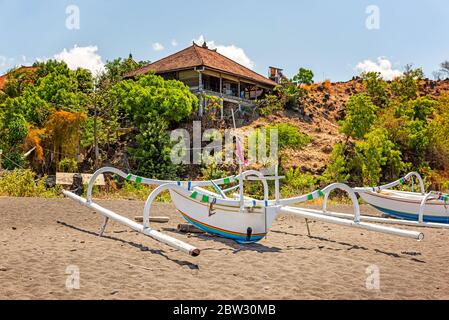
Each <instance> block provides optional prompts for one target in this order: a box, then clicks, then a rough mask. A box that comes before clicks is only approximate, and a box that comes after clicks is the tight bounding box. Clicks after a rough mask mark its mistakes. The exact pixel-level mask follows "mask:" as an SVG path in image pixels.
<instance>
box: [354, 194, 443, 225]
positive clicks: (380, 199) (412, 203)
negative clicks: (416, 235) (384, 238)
mask: <svg viewBox="0 0 449 320" xmlns="http://www.w3.org/2000/svg"><path fill="white" fill-rule="evenodd" d="M360 197H361V198H362V199H363V200H364V201H365V202H367V203H368V204H370V205H371V206H373V207H374V208H376V209H377V210H379V211H381V212H383V213H385V214H387V215H389V216H391V217H394V218H399V219H405V220H411V221H418V220H419V210H420V206H421V201H422V199H423V198H424V195H421V194H419V193H414V192H403V191H392V190H385V191H382V192H361V193H360ZM423 220H424V222H436V223H448V224H449V204H446V203H445V202H444V201H442V200H429V201H427V202H426V205H425V207H424V215H423Z"/></svg>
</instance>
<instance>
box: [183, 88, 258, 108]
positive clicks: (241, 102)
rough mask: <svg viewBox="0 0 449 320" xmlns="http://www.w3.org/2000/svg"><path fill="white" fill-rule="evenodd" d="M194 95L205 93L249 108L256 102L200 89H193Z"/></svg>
mask: <svg viewBox="0 0 449 320" xmlns="http://www.w3.org/2000/svg"><path fill="white" fill-rule="evenodd" d="M191 91H192V93H193V94H196V95H199V94H201V93H204V94H206V95H209V96H214V97H218V98H221V99H222V100H223V101H224V102H229V103H234V104H237V105H240V106H247V107H253V106H254V102H255V100H250V99H245V98H239V97H237V96H235V95H233V94H225V93H220V92H216V91H213V90H206V89H202V90H200V89H198V88H192V89H191Z"/></svg>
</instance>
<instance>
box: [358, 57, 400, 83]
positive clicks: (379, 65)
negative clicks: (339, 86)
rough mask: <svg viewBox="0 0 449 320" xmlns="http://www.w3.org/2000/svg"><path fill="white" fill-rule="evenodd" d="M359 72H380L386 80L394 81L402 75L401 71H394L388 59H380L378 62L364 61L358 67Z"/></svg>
mask: <svg viewBox="0 0 449 320" xmlns="http://www.w3.org/2000/svg"><path fill="white" fill-rule="evenodd" d="M356 69H357V71H358V72H360V73H362V72H379V73H380V74H381V76H382V78H384V80H393V79H394V78H396V77H399V76H401V75H402V72H401V71H399V70H395V69H393V65H392V63H391V62H390V60H388V59H387V58H383V57H379V58H377V62H375V61H372V60H369V59H367V60H364V61H362V62H359V63H358V64H357V66H356Z"/></svg>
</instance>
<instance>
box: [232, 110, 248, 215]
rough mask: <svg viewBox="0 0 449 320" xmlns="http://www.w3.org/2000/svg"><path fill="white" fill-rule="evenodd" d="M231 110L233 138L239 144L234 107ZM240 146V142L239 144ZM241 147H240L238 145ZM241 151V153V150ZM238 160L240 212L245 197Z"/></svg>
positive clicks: (241, 168) (241, 171) (240, 161)
mask: <svg viewBox="0 0 449 320" xmlns="http://www.w3.org/2000/svg"><path fill="white" fill-rule="evenodd" d="M231 111H232V123H233V125H234V134H235V138H236V144H240V137H239V136H238V135H237V134H236V132H237V125H236V124H235V116H234V109H233V108H231ZM240 146H241V144H240ZM240 149H241V147H240ZM241 152H242V153H243V150H241ZM238 158H239V157H238ZM238 162H239V192H240V212H243V210H244V205H245V202H244V201H245V198H244V194H243V175H242V173H243V164H242V160H241V159H240V158H239V160H238Z"/></svg>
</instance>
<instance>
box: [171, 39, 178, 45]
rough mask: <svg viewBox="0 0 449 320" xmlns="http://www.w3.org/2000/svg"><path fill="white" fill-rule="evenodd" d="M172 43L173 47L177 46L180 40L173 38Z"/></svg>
mask: <svg viewBox="0 0 449 320" xmlns="http://www.w3.org/2000/svg"><path fill="white" fill-rule="evenodd" d="M171 45H172V46H173V47H177V46H178V41H176V39H173V40H172V41H171Z"/></svg>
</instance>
